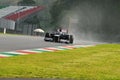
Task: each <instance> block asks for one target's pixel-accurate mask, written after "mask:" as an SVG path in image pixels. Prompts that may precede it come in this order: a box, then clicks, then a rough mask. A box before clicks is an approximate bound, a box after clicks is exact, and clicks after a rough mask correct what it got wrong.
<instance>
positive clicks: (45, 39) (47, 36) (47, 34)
mask: <svg viewBox="0 0 120 80" xmlns="http://www.w3.org/2000/svg"><path fill="white" fill-rule="evenodd" d="M47 38H49V33H46V34H45V38H44V41H48V40H47Z"/></svg>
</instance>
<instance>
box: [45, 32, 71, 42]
mask: <svg viewBox="0 0 120 80" xmlns="http://www.w3.org/2000/svg"><path fill="white" fill-rule="evenodd" d="M44 40H45V41H51V42H58V43H61V42H64V43H69V44H72V43H73V35H69V34H68V33H67V32H65V30H59V31H57V32H53V33H46V34H45V37H44Z"/></svg>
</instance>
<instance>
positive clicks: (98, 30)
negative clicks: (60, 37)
mask: <svg viewBox="0 0 120 80" xmlns="http://www.w3.org/2000/svg"><path fill="white" fill-rule="evenodd" d="M80 1H81V2H80V3H79V5H77V6H74V7H72V8H71V9H70V10H64V11H63V12H62V14H60V15H61V16H62V18H60V19H59V24H60V26H61V27H63V28H66V29H68V31H69V33H70V34H72V35H73V36H74V38H75V40H85V41H97V42H101V41H104V42H120V31H119V30H120V6H119V5H120V1H119V0H101V1H98V0H85V1H83V0H80Z"/></svg>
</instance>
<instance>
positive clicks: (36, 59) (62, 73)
mask: <svg viewBox="0 0 120 80" xmlns="http://www.w3.org/2000/svg"><path fill="white" fill-rule="evenodd" d="M0 77H1V78H5V77H6V78H16V77H17V78H19V77H20V78H71V79H75V80H76V79H78V80H120V45H119V44H105V45H97V46H95V47H88V48H79V49H73V50H65V51H60V52H49V53H43V54H33V55H25V56H17V57H10V58H1V59H0Z"/></svg>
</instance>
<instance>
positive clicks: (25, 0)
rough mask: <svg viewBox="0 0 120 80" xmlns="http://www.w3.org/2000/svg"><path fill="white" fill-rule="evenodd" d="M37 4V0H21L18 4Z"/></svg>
mask: <svg viewBox="0 0 120 80" xmlns="http://www.w3.org/2000/svg"><path fill="white" fill-rule="evenodd" d="M35 4H36V2H35V1H34V0H21V1H20V2H18V5H20V6H32V5H35Z"/></svg>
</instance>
